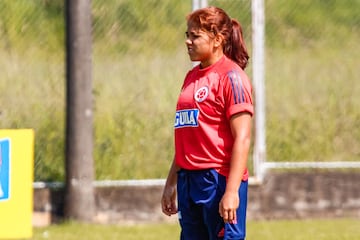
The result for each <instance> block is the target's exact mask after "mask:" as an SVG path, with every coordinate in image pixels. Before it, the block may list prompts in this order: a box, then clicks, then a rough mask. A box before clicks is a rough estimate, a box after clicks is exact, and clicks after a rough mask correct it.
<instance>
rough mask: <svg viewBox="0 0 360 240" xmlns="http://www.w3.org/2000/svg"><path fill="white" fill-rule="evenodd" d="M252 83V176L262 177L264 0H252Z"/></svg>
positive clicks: (263, 140) (263, 143) (263, 157)
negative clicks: (253, 124)
mask: <svg viewBox="0 0 360 240" xmlns="http://www.w3.org/2000/svg"><path fill="white" fill-rule="evenodd" d="M251 8H252V31H253V32H252V42H253V56H252V58H253V62H252V63H253V83H254V90H255V142H254V144H255V145H254V155H253V160H254V174H255V177H256V178H258V180H259V181H262V180H263V177H264V170H265V169H264V165H263V163H264V162H265V161H266V141H265V135H266V131H265V130H266V129H265V61H264V58H265V37H264V35H265V34H264V33H265V23H264V22H265V11H264V0H252V5H251Z"/></svg>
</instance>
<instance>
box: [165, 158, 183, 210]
mask: <svg viewBox="0 0 360 240" xmlns="http://www.w3.org/2000/svg"><path fill="white" fill-rule="evenodd" d="M179 170H180V167H179V166H177V165H176V163H175V159H174V160H173V162H172V164H171V167H170V170H169V174H168V177H167V179H166V182H165V186H164V191H163V195H162V198H161V208H162V211H163V213H164V214H166V215H168V216H171V215H173V214H176V213H177V211H178V210H177V204H176V184H177V172H178V171H179Z"/></svg>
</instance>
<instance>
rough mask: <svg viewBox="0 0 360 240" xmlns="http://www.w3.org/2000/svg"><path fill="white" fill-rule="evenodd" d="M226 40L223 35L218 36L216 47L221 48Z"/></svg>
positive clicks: (215, 42) (215, 40)
mask: <svg viewBox="0 0 360 240" xmlns="http://www.w3.org/2000/svg"><path fill="white" fill-rule="evenodd" d="M223 40H224V38H223V36H222V35H220V34H217V35H216V36H215V38H214V46H215V47H220V46H221V45H222V42H223Z"/></svg>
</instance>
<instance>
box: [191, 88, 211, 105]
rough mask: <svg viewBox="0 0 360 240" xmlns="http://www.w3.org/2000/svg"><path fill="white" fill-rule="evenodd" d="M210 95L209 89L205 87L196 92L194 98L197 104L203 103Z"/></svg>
mask: <svg viewBox="0 0 360 240" xmlns="http://www.w3.org/2000/svg"><path fill="white" fill-rule="evenodd" d="M208 95H209V88H208V87H207V86H205V87H201V88H199V89H198V90H197V91H196V92H195V94H194V98H195V100H196V101H197V102H202V101H204V100H205V99H206V98H207V96H208Z"/></svg>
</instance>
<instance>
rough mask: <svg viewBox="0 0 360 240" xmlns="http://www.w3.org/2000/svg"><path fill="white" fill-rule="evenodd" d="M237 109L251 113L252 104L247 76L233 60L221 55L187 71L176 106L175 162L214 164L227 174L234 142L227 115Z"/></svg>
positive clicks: (193, 167)
mask: <svg viewBox="0 0 360 240" xmlns="http://www.w3.org/2000/svg"><path fill="white" fill-rule="evenodd" d="M240 112H248V113H249V114H251V115H253V113H254V107H253V99H252V87H251V83H250V80H249V79H248V77H247V75H246V73H245V72H244V71H243V70H242V69H241V68H240V67H239V66H238V65H237V64H236V63H234V62H233V61H231V60H230V59H229V58H227V57H226V56H223V57H222V58H221V59H220V60H219V61H217V62H216V63H215V64H213V65H211V66H209V67H207V68H204V69H200V67H199V65H198V66H196V67H194V68H193V69H192V70H191V71H189V72H188V74H187V75H186V77H185V80H184V83H183V86H182V89H181V93H180V96H179V98H178V102H177V106H176V115H175V123H174V128H175V161H176V164H177V165H178V166H179V167H181V168H183V169H187V170H201V169H209V168H213V169H215V170H216V171H218V172H219V173H220V174H222V175H224V176H226V177H227V176H228V175H229V170H230V160H231V153H232V147H233V143H234V138H233V136H232V134H231V130H230V118H231V116H232V115H234V114H236V113H240ZM247 179H248V171H247V169H246V171H245V173H244V176H243V180H247Z"/></svg>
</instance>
